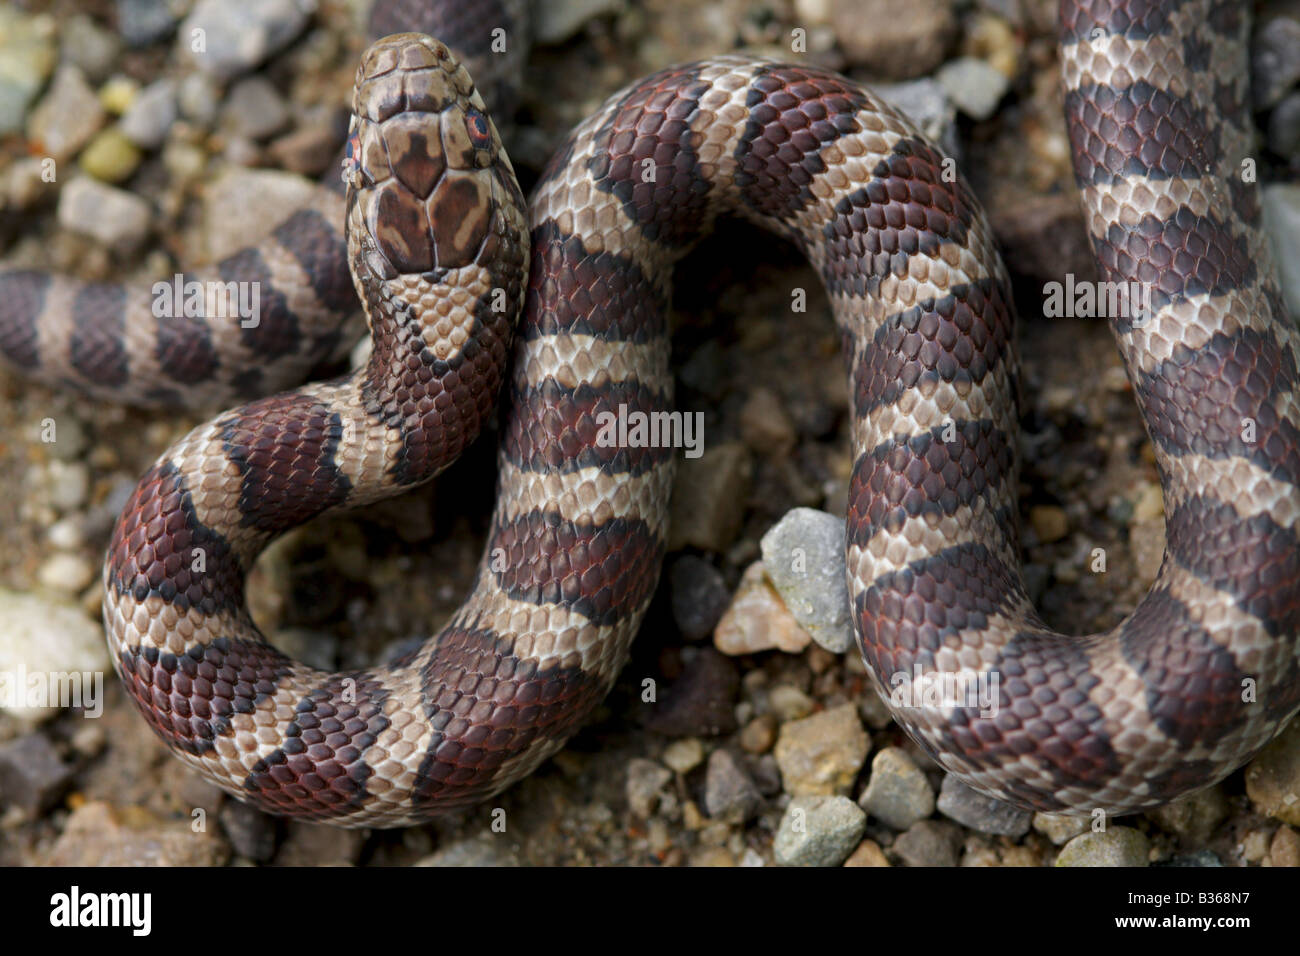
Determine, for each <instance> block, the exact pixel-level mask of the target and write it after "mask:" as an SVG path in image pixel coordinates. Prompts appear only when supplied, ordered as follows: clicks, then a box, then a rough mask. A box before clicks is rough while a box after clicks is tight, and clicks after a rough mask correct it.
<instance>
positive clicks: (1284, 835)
mask: <svg viewBox="0 0 1300 956" xmlns="http://www.w3.org/2000/svg"><path fill="white" fill-rule="evenodd" d="M1268 861H1269V863H1271V864H1272V865H1273V866H1300V833H1296V832H1295V830H1293V829H1291V828H1290V827H1289V826H1286V825H1285V824H1283V825H1282V826H1280V827H1278V828H1277V832H1276V833H1274V834H1273V840H1272V842H1271V843H1270V844H1269V847H1268Z"/></svg>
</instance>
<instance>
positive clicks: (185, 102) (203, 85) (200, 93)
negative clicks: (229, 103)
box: [176, 73, 221, 127]
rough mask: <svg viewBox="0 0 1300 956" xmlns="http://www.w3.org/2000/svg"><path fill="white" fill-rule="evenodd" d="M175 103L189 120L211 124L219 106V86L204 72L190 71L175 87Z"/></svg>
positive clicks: (201, 123) (202, 124)
mask: <svg viewBox="0 0 1300 956" xmlns="http://www.w3.org/2000/svg"><path fill="white" fill-rule="evenodd" d="M176 105H177V107H179V109H180V111H181V115H182V116H184V117H185V118H186V119H187V120H189V121H190V122H192V123H194V124H196V125H198V126H203V127H207V126H211V125H212V122H213V121H214V120H215V119H216V118H217V110H218V109H220V108H221V88H220V86H219V85H218V84H217V81H216V80H214V79H213V78H212V77H210V76H208V75H207V74H206V73H190V74H189V75H188V76H186V77H184V78H183V79H182V80H181V82H180V85H179V86H178V87H177V88H176Z"/></svg>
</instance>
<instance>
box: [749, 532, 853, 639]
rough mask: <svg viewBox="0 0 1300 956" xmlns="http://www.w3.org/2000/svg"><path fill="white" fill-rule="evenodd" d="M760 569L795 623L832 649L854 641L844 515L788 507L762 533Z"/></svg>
mask: <svg viewBox="0 0 1300 956" xmlns="http://www.w3.org/2000/svg"><path fill="white" fill-rule="evenodd" d="M762 548H763V568H764V570H765V571H766V572H767V577H768V579H769V580H770V581H771V582H772V585H773V586H774V587H775V588H776V591H777V593H778V594H780V596H781V600H782V602H783V603H784V604H785V606H786V607H787V608H788V609H789V611H790V613H791V614H792V615H793V616H794V618H795V620H796V621H798V622H799V625H800V626H801V627H802V628H803V629H804V630H805V631H807V632H808V634H809V635H811V637H812V639H813V640H814V641H816V642H817V643H818V644H819V645H821V646H822V647H824V648H825V649H826V650H828V651H830V652H831V653H833V654H840V653H843V652H844V651H846V650H848V649H849V648H850V647H852V646H853V626H852V623H851V621H850V617H849V610H850V602H849V592H848V583H847V577H846V575H845V569H844V519H842V518H837V517H835V516H834V515H829V514H827V513H826V512H824V511H814V510H813V509H811V508H795V509H794V510H792V511H790V512H788V513H787V514H786V515H785V517H784V518H782V519H781V520H780V521H779V522H778V523H777V524H776V525H774V526H773V527H772V528H771V529H770V530H769V531H768V532H767V534H765V535H763V540H762Z"/></svg>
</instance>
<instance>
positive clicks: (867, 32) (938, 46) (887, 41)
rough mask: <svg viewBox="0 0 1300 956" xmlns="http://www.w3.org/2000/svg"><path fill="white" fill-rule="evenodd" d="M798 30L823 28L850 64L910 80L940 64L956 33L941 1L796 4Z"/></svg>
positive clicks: (802, 0)
mask: <svg viewBox="0 0 1300 956" xmlns="http://www.w3.org/2000/svg"><path fill="white" fill-rule="evenodd" d="M795 13H796V15H797V16H798V17H799V19H800V21H801V23H800V25H808V26H812V25H817V24H821V23H828V24H830V25H831V26H832V27H834V29H835V39H836V41H837V42H838V43H839V46H840V48H841V49H842V50H843V51H844V53H845V55H846V56H847V57H848V58H849V60H850V61H852V62H853V63H860V64H862V65H863V66H865V67H867V68H869V69H870V70H871V71H872V72H873V73H876V74H878V75H880V76H883V77H885V78H888V79H900V80H902V79H911V78H913V77H917V76H921V75H923V74H925V73H928V72H930V71H931V70H933V69H934V68H935V67H936V66H938V65H939V64H940V63H941V62H943V57H944V53H945V51H946V50H947V48H948V44H949V43H950V42H951V41H952V38H953V37H954V36H955V34H956V32H957V20H956V17H955V16H954V13H953V7H952V5H951V4H949V3H946V2H944V0H796V2H795Z"/></svg>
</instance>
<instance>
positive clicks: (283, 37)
mask: <svg viewBox="0 0 1300 956" xmlns="http://www.w3.org/2000/svg"><path fill="white" fill-rule="evenodd" d="M314 6H315V4H314V3H312V2H310V0H260V2H258V3H249V4H235V3H229V2H228V0H199V2H198V3H196V4H195V5H194V9H193V10H192V11H191V12H190V15H189V16H188V17H187V18H186V19H185V22H184V23H182V24H181V27H180V31H179V35H180V39H181V49H182V50H184V51H185V52H186V53H187V54H188V55H189V56H190V57H191V58H192V60H193V61H194V64H195V65H196V66H197V67H198V68H199V69H200V70H202V71H203V72H205V73H207V74H209V75H211V76H214V77H216V78H217V79H221V80H229V79H233V78H234V77H236V76H240V75H242V74H244V73H247V72H248V71H249V70H251V69H253V68H254V67H257V66H260V65H261V64H262V63H264V62H265V61H266V60H267V59H268V58H269V57H270V56H271V54H273V53H276V52H278V51H279V50H281V49H283V48H284V47H286V46H288V44H289V43H290V41H292V40H293V39H294V38H295V37H296V36H297V35H298V34H299V33H301V32H302V30H303V28H304V27H305V26H306V25H307V20H308V17H309V16H310V15H311V12H312V9H313V7H314ZM196 30H202V31H203V34H202V35H203V36H204V38H205V40H206V46H205V49H203V50H195V49H193V48H192V47H191V44H190V42H189V38H190V37H193V36H194V35H195V31H196Z"/></svg>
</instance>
